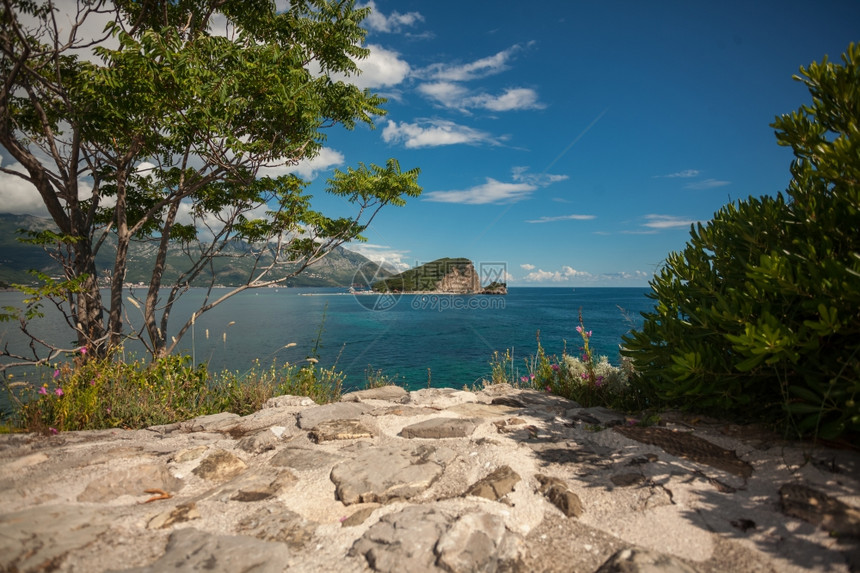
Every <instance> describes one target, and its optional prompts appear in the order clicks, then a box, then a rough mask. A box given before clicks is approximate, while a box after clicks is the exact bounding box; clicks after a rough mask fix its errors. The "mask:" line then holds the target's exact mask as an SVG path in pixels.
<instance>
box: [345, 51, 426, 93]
mask: <svg viewBox="0 0 860 573" xmlns="http://www.w3.org/2000/svg"><path fill="white" fill-rule="evenodd" d="M367 48H368V49H369V50H370V54H369V55H368V56H367V57H366V58H364V59H363V60H359V61H358V62H357V64H358V67H359V68H360V69H361V74H360V75H358V76H352V77H350V78H348V79H346V80H345V81H348V82H349V83H351V84H353V85H355V86H358V87H360V88H381V87H391V86H396V85H397V84H399V83H401V82H402V81H403V80H405V79H406V77H407V76H409V72H410V71H411V68H410V67H409V64H408V63H407V62H406V61H405V60H403V59H401V58H400V54H398V53H397V52H395V51H392V50H388V49H385V48H383V47H382V46H377V45H375V44H369V45H368V46H367Z"/></svg>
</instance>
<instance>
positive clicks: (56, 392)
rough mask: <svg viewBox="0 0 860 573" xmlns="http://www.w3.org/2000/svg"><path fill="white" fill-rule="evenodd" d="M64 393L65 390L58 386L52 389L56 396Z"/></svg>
mask: <svg viewBox="0 0 860 573" xmlns="http://www.w3.org/2000/svg"><path fill="white" fill-rule="evenodd" d="M64 393H65V392H63V389H62V388H60V387H59V386H58V387H57V388H56V390H54V394H56V395H57V396H62V395H63V394H64Z"/></svg>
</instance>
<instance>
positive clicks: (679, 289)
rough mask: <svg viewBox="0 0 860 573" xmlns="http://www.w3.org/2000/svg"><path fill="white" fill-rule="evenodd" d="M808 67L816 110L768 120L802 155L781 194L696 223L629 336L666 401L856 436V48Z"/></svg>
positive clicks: (859, 415)
mask: <svg viewBox="0 0 860 573" xmlns="http://www.w3.org/2000/svg"><path fill="white" fill-rule="evenodd" d="M842 60H843V65H836V64H833V63H830V62H828V61H827V59H826V58H825V59H824V60H823V62H822V63H821V64H818V63H813V64H811V65H810V66H808V67H807V68H801V70H800V73H801V77H797V76H795V79H797V80H799V81H802V82H804V83H805V84H806V86H807V87H808V89H809V91H810V94H811V96H812V104H810V105H804V106H802V107H801V108H800V109H799V110H797V111H795V112H793V113H791V114H787V115H783V116H781V117H778V118H777V119H776V121H775V122H774V123H773V124H772V127H774V128H775V129H776V134H777V141H778V143H779V144H780V145H784V146H790V147H791V148H792V149H793V151H794V155H795V159H794V161H793V162H792V164H791V173H792V180H791V183H790V184H789V187H788V189H787V190H786V192H785V194H782V193H780V194H778V195H777V196H776V197H768V196H765V197H760V198H754V197H750V198H749V199H747V200H746V201H739V202H737V204H729V205H726V206H725V207H723V208H722V209H720V210H719V211H718V212H717V213H716V214H715V216H714V218H713V220H711V221H710V222H709V223H707V224H706V225H701V224H698V225H696V226H695V227H694V228H692V229H691V232H690V236H691V238H690V240H689V241H688V243H687V244H686V246H685V248H684V250H683V251H681V252H679V253H672V254H670V255H669V257H668V258H667V260H666V264H665V265H664V267H663V268H662V269H661V270H660V271H659V272H658V274H657V275H656V276H655V277H654V278H653V279H652V280H651V283H650V285H651V289H652V292H651V293H650V294H649V296H650V297H651V298H652V299H654V300H655V307H654V309H653V310H652V311H651V312H648V313H643V316H644V317H645V322H644V324H643V326H642V329H641V330H640V331H636V332H633V333H631V334H630V335H627V336H625V337H624V346H625V349H624V350H623V351H622V353H623V354H624V355H625V356H628V357H630V358H631V359H632V360H633V361H634V366H635V369H636V371H637V372H638V375H639V376H638V382H639V383H640V384H642V385H643V387H644V388H645V389H646V390H647V391H653V392H655V393H656V394H657V395H658V396H659V397H660V398H662V399H663V400H666V401H667V402H669V403H670V404H673V405H678V406H681V407H684V408H687V409H692V410H699V411H709V412H714V411H715V410H716V411H719V412H721V413H723V414H726V415H730V416H735V417H739V418H747V419H761V418H765V419H768V418H770V419H778V420H780V421H781V422H782V423H787V424H792V425H793V426H794V428H795V430H796V431H797V432H798V433H800V434H806V435H809V434H812V435H820V436H823V437H828V438H833V437H836V436H839V435H840V434H842V433H844V432H846V431H858V430H860V405H858V403H857V394H858V392H860V233H858V232H857V229H860V183H858V182H860V125H858V123H857V118H858V117H860V46H857V45H854V44H852V45H851V46H849V47H848V50H847V52H846V54H844V55H843V57H842Z"/></svg>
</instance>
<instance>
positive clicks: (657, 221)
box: [645, 215, 700, 229]
mask: <svg viewBox="0 0 860 573" xmlns="http://www.w3.org/2000/svg"><path fill="white" fill-rule="evenodd" d="M645 218H646V219H647V220H648V222H647V223H645V226H646V227H648V228H651V229H681V228H683V229H689V228H690V225H694V224H696V223H699V222H700V221H697V220H695V219H689V218H686V217H676V216H674V215H645Z"/></svg>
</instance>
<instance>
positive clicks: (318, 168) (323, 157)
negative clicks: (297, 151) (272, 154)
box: [257, 147, 344, 181]
mask: <svg viewBox="0 0 860 573" xmlns="http://www.w3.org/2000/svg"><path fill="white" fill-rule="evenodd" d="M343 163H344V157H343V154H342V153H341V152H340V151H336V150H334V149H331V148H328V147H323V148H322V149H320V152H319V153H318V154H317V155H316V157H313V158H311V159H302V160H301V161H299V163H298V164H297V165H273V166H269V167H261V168H260V171H259V172H258V173H257V176H258V177H278V176H280V175H286V174H288V173H295V174H296V175H298V176H299V177H301V178H303V179H305V180H308V181H310V180H313V179H315V178H316V176H317V175H318V174H319V173H320V172H322V171H328V170H329V169H331V168H332V167H335V166H337V165H343Z"/></svg>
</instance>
